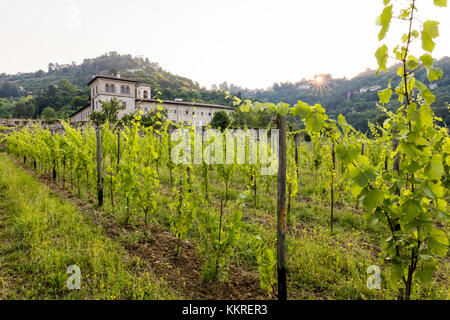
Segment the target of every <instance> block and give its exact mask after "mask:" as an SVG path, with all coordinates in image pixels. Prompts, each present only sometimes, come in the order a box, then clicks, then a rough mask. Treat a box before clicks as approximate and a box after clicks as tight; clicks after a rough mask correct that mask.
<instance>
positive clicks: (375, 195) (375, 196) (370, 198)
mask: <svg viewBox="0 0 450 320" xmlns="http://www.w3.org/2000/svg"><path fill="white" fill-rule="evenodd" d="M383 200H384V198H383V192H382V191H381V190H380V189H373V190H367V191H366V192H364V195H363V196H362V198H361V201H362V205H363V207H364V209H366V210H367V211H370V210H372V209H374V208H376V207H381V206H382V205H383Z"/></svg>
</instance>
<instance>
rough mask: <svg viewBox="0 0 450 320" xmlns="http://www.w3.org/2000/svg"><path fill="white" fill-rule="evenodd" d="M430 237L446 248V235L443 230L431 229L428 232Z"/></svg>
mask: <svg viewBox="0 0 450 320" xmlns="http://www.w3.org/2000/svg"><path fill="white" fill-rule="evenodd" d="M430 235H431V237H432V238H433V239H434V240H435V241H437V242H439V243H440V244H443V245H445V246H448V238H447V234H446V233H445V232H444V231H443V230H440V229H436V228H433V229H432V230H431V232H430Z"/></svg>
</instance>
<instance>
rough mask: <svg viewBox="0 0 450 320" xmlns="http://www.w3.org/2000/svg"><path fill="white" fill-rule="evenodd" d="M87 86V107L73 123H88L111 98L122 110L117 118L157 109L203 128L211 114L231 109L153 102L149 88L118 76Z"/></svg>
mask: <svg viewBox="0 0 450 320" xmlns="http://www.w3.org/2000/svg"><path fill="white" fill-rule="evenodd" d="M88 86H89V88H90V97H91V98H90V102H89V105H87V106H85V107H84V108H82V109H80V110H78V111H77V112H75V113H74V114H72V115H71V117H70V120H71V121H72V122H77V121H89V115H90V114H91V113H92V112H93V111H101V110H102V106H101V102H102V101H109V100H111V99H112V98H116V99H117V100H119V101H120V103H121V104H122V106H124V107H125V108H124V109H123V110H120V111H119V118H121V117H123V116H124V115H126V114H131V113H135V112H137V111H139V110H142V111H144V114H146V113H148V112H150V111H151V110H152V109H156V108H158V106H160V107H161V108H162V109H165V110H167V117H168V119H170V120H172V121H174V122H184V123H187V124H189V123H192V124H195V125H205V124H207V123H209V122H210V121H211V119H212V117H213V116H214V113H216V112H218V111H225V112H226V113H228V114H230V113H231V112H232V111H233V110H234V108H233V107H229V106H222V105H216V104H207V103H196V102H184V101H168V100H158V99H152V97H151V86H150V85H148V84H143V83H139V82H138V81H136V80H133V79H125V78H120V76H118V77H113V76H101V75H98V76H94V77H93V79H92V80H91V81H90V82H89V83H88Z"/></svg>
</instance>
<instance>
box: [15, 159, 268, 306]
mask: <svg viewBox="0 0 450 320" xmlns="http://www.w3.org/2000/svg"><path fill="white" fill-rule="evenodd" d="M13 161H14V162H15V163H16V164H17V165H20V166H21V167H22V168H24V169H25V170H26V171H27V172H29V173H30V174H32V175H34V176H35V177H36V175H35V174H34V172H33V171H32V170H31V169H30V168H28V167H26V166H25V165H24V164H23V163H22V162H20V161H18V160H16V159H13ZM36 179H37V180H38V181H40V182H41V183H44V184H46V185H47V186H49V187H50V189H51V190H52V191H53V192H54V193H55V194H56V195H57V196H59V197H62V198H64V199H68V200H70V201H71V202H72V203H74V204H75V205H76V206H77V207H78V208H80V210H81V212H83V213H85V214H89V215H90V216H91V217H92V219H93V221H94V222H95V223H96V224H97V225H99V226H101V227H102V228H103V230H104V231H105V233H106V234H107V236H108V237H110V238H112V239H114V240H115V241H118V242H120V243H121V244H122V246H123V247H124V248H125V249H126V250H127V251H128V252H129V253H130V254H131V255H134V256H138V257H140V258H141V259H143V260H144V261H146V262H148V263H149V264H150V265H151V266H152V269H153V273H154V274H155V275H156V276H158V277H162V278H163V279H164V280H165V281H166V282H167V283H168V284H170V285H171V286H172V287H173V288H174V289H175V290H177V291H178V292H180V293H181V294H182V295H183V296H184V297H185V298H186V299H200V300H204V299H205V300H206V299H207V300H229V299H230V300H258V299H267V298H268V296H267V295H266V294H265V292H264V291H263V290H262V289H261V288H260V284H259V277H258V275H257V274H255V273H250V272H247V271H245V270H243V269H241V268H238V267H236V266H233V265H232V266H231V267H230V271H229V278H228V281H226V282H222V283H218V282H215V283H205V282H203V281H202V277H201V274H200V267H201V265H202V261H201V259H200V257H199V256H198V254H197V251H196V248H195V246H194V245H193V244H192V243H190V242H189V241H188V240H184V239H177V238H176V237H174V236H173V235H172V234H171V233H169V232H167V231H164V230H163V229H162V228H161V227H158V226H155V225H151V226H150V227H149V236H148V237H147V238H146V239H142V240H139V241H138V242H136V243H130V242H129V241H125V240H123V238H124V237H123V235H124V233H125V235H130V234H131V233H133V232H135V231H137V229H138V228H140V227H125V226H122V225H119V224H118V223H117V220H116V219H115V218H114V217H112V216H111V215H110V214H109V213H107V212H105V211H101V210H97V208H96V207H95V204H94V203H93V202H92V201H90V202H88V201H86V200H82V199H79V198H77V197H75V196H73V195H72V194H71V193H70V192H69V191H68V190H67V189H64V188H63V187H62V186H60V185H59V184H56V183H54V182H53V181H52V179H51V177H50V176H39V177H36ZM141 230H142V229H141ZM179 247H181V248H182V249H181V252H180V253H179V254H177V253H176V252H177V248H179Z"/></svg>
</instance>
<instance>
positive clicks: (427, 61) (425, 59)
mask: <svg viewBox="0 0 450 320" xmlns="http://www.w3.org/2000/svg"><path fill="white" fill-rule="evenodd" d="M420 61H422V63H423V65H424V66H425V67H426V68H429V67H431V66H432V65H433V57H432V56H431V55H430V54H429V53H425V54H424V55H422V56H420Z"/></svg>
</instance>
